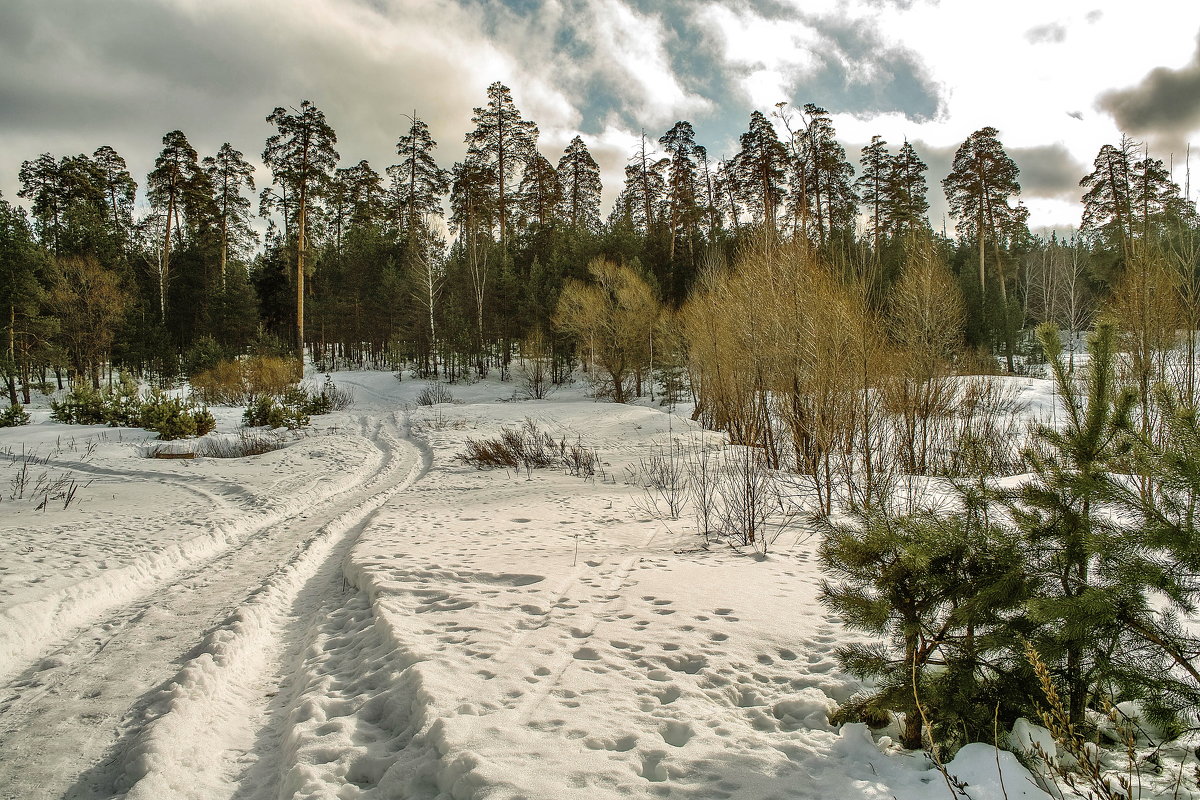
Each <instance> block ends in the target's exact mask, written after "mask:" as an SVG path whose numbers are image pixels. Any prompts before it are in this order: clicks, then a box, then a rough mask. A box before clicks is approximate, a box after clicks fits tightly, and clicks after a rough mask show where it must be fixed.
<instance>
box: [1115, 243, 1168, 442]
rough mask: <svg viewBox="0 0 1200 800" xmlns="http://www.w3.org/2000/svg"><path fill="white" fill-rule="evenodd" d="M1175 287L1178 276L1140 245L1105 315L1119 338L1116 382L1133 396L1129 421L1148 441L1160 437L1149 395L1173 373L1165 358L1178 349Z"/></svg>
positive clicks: (1116, 288)
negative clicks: (1133, 409)
mask: <svg viewBox="0 0 1200 800" xmlns="http://www.w3.org/2000/svg"><path fill="white" fill-rule="evenodd" d="M1180 284H1181V278H1180V274H1179V273H1178V272H1176V271H1174V270H1172V269H1170V268H1169V267H1168V265H1167V263H1166V259H1165V258H1164V257H1163V256H1162V255H1161V254H1160V253H1158V252H1156V251H1154V250H1153V249H1151V248H1150V247H1149V246H1147V245H1142V246H1139V247H1138V248H1136V249H1135V252H1134V255H1133V257H1132V258H1130V260H1129V263H1128V265H1127V266H1126V267H1125V272H1124V274H1123V275H1122V276H1121V278H1120V279H1119V280H1118V281H1117V284H1116V286H1115V287H1114V288H1113V295H1112V299H1111V300H1110V301H1109V304H1108V307H1107V312H1106V316H1107V317H1108V318H1109V320H1110V321H1112V322H1113V323H1115V324H1116V326H1117V329H1118V330H1119V331H1120V336H1121V338H1120V347H1119V349H1120V356H1119V357H1118V362H1117V363H1118V375H1119V380H1120V381H1121V383H1122V384H1123V385H1124V387H1127V388H1129V389H1132V390H1133V391H1134V392H1135V393H1136V394H1137V399H1138V409H1137V411H1136V412H1135V414H1134V418H1135V420H1136V421H1137V423H1138V425H1139V429H1140V431H1141V432H1142V433H1143V434H1145V435H1148V436H1157V435H1159V434H1160V433H1161V424H1160V420H1158V419H1157V418H1156V415H1155V412H1154V403H1153V402H1152V397H1151V395H1152V393H1153V390H1154V386H1155V385H1157V384H1158V383H1160V382H1165V381H1168V380H1170V378H1171V377H1172V374H1173V373H1175V371H1174V370H1171V369H1170V362H1171V354H1172V351H1174V350H1175V349H1176V346H1177V345H1178V344H1179V333H1178V332H1179V327H1180V326H1181V325H1183V324H1185V323H1186V314H1185V313H1184V307H1183V305H1182V303H1181V300H1180V298H1181V293H1180ZM1184 349H1186V348H1184Z"/></svg>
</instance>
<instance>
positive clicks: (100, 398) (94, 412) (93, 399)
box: [50, 386, 108, 425]
mask: <svg viewBox="0 0 1200 800" xmlns="http://www.w3.org/2000/svg"><path fill="white" fill-rule="evenodd" d="M50 418H51V419H53V420H57V421H58V422H65V423H67V424H68V425H103V424H105V423H107V422H108V415H107V413H106V410H105V398H104V395H103V394H101V393H100V392H99V391H97V390H96V389H92V388H90V387H87V386H80V387H78V388H76V389H72V390H71V391H69V392H67V394H66V395H65V396H64V397H63V399H62V400H61V401H58V400H51V401H50Z"/></svg>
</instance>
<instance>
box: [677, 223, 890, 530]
mask: <svg viewBox="0 0 1200 800" xmlns="http://www.w3.org/2000/svg"><path fill="white" fill-rule="evenodd" d="M682 327H683V331H684V335H685V337H686V339H687V343H688V354H689V366H690V371H691V374H692V376H693V381H694V385H693V386H694V390H695V391H696V395H697V417H698V418H699V419H702V420H703V421H704V423H705V424H706V425H709V426H711V427H714V428H718V429H723V430H727V431H729V432H730V434H731V437H732V438H733V439H734V441H736V442H739V443H744V444H749V445H755V446H759V447H761V448H763V451H764V453H765V455H766V459H767V463H768V465H769V466H771V467H772V468H781V467H787V468H791V469H795V470H796V471H798V472H801V473H804V474H807V475H811V476H812V477H813V480H814V482H815V484H816V487H817V490H818V495H819V497H820V498H821V505H822V507H823V508H826V509H828V507H829V506H830V505H831V503H832V495H833V487H834V484H835V477H836V475H838V474H841V473H844V472H846V471H847V470H848V469H850V468H851V463H852V462H853V468H855V469H857V468H858V467H864V468H865V469H866V471H867V475H870V473H871V471H872V469H873V465H874V463H875V453H874V452H873V444H874V443H875V442H876V439H877V437H876V436H875V430H874V426H875V424H876V422H877V419H876V416H877V415H876V414H875V410H874V405H875V403H876V396H877V395H876V393H874V392H872V391H870V390H871V389H872V387H873V386H874V385H875V381H876V380H877V379H878V377H879V376H880V375H881V374H882V373H883V362H884V361H885V360H886V359H885V354H886V350H887V348H886V344H885V343H884V341H883V339H882V336H881V333H880V325H879V324H878V321H877V320H876V319H875V318H874V316H873V315H872V313H871V312H870V310H869V308H868V306H867V303H866V302H865V299H864V293H863V292H862V291H861V289H860V287H858V286H857V285H854V284H846V283H843V282H842V281H841V280H840V279H839V278H838V277H837V275H835V274H834V273H833V271H831V270H830V269H829V268H828V267H827V266H826V265H824V264H822V263H821V262H820V261H819V260H818V258H817V257H816V255H815V253H814V252H813V250H812V249H811V248H809V247H807V246H806V245H804V244H801V243H795V242H773V243H762V244H759V245H756V246H754V247H751V248H749V249H748V250H746V251H745V252H743V253H742V255H741V257H740V258H739V259H738V261H737V263H736V264H735V265H734V266H733V268H732V269H730V270H725V271H712V272H710V273H709V274H708V275H706V276H705V277H704V279H703V282H702V284H701V287H700V289H699V291H697V292H695V293H694V294H693V298H692V299H691V300H690V301H689V302H688V304H687V305H686V306H685V307H684V309H683V313H682ZM776 423H778V424H776Z"/></svg>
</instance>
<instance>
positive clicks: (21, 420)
mask: <svg viewBox="0 0 1200 800" xmlns="http://www.w3.org/2000/svg"><path fill="white" fill-rule="evenodd" d="M28 424H29V413H28V412H27V411H25V409H24V408H23V407H22V406H21V404H20V403H13V404H12V405H11V406H9V407H8V408H7V409H5V410H4V411H0V428H15V427H17V426H18V425H28Z"/></svg>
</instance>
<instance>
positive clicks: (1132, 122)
mask: <svg viewBox="0 0 1200 800" xmlns="http://www.w3.org/2000/svg"><path fill="white" fill-rule="evenodd" d="M1096 105H1097V107H1098V108H1100V109H1101V110H1103V111H1106V112H1108V113H1109V114H1111V115H1112V117H1113V119H1114V120H1115V121H1116V123H1117V126H1118V127H1119V128H1120V129H1121V130H1123V131H1125V132H1127V133H1131V134H1135V135H1138V136H1147V137H1150V138H1151V139H1154V140H1155V141H1156V142H1158V143H1163V144H1168V145H1172V144H1179V143H1181V142H1182V141H1183V139H1184V137H1186V136H1187V134H1189V133H1192V132H1193V131H1196V130H1198V129H1200V40H1198V41H1197V49H1196V54H1195V55H1194V56H1193V57H1192V60H1191V61H1190V62H1188V63H1187V64H1185V65H1184V66H1182V67H1180V68H1178V69H1170V68H1168V67H1156V68H1155V69H1153V70H1151V71H1150V72H1149V73H1148V74H1147V75H1146V76H1145V77H1144V78H1142V80H1141V81H1140V82H1139V83H1138V84H1137V85H1135V86H1130V87H1128V88H1125V89H1114V90H1112V91H1108V92H1105V93H1104V94H1102V95H1100V97H1099V98H1097V101H1096Z"/></svg>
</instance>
